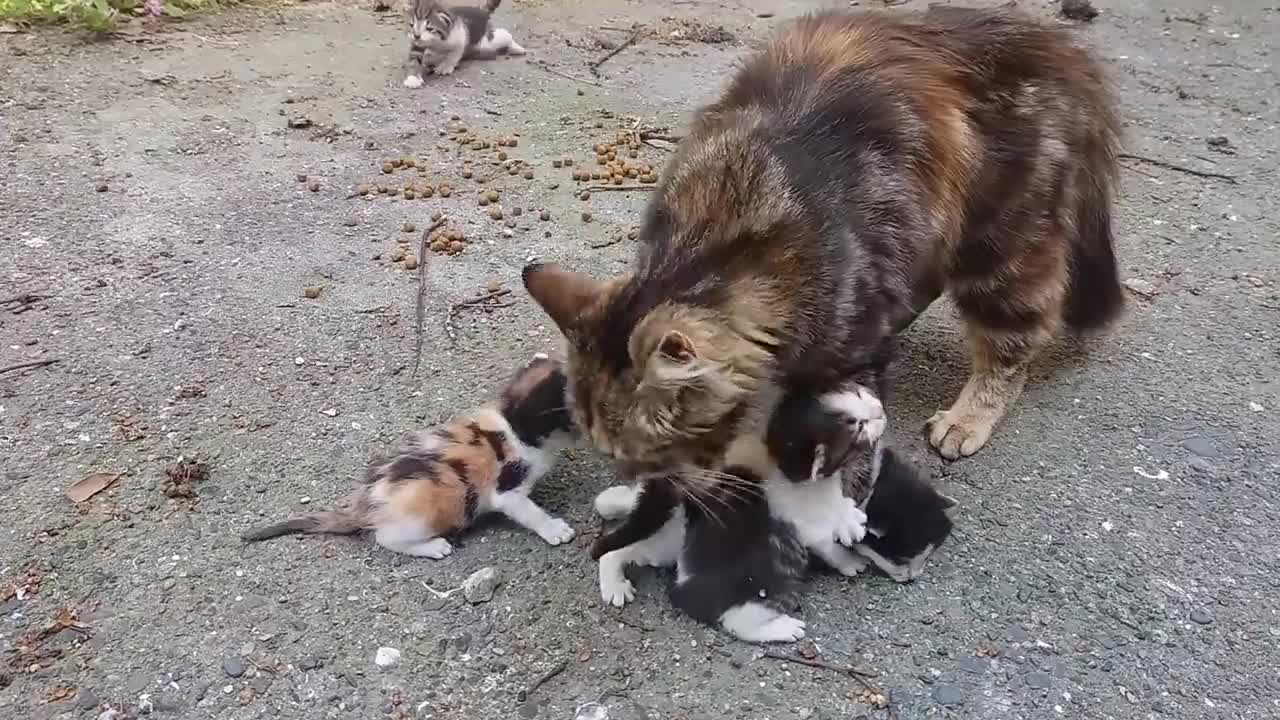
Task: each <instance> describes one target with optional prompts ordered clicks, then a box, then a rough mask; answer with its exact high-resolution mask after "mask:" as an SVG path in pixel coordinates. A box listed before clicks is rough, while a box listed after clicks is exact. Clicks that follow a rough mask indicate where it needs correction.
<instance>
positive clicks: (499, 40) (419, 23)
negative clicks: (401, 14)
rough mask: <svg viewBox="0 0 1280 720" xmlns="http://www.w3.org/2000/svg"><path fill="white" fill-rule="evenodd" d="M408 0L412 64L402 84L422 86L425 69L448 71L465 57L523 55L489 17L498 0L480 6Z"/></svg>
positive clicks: (508, 33) (436, 71)
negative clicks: (454, 5) (455, 5)
mask: <svg viewBox="0 0 1280 720" xmlns="http://www.w3.org/2000/svg"><path fill="white" fill-rule="evenodd" d="M408 1H409V60H410V63H411V64H412V66H413V69H412V70H410V72H409V74H408V76H406V77H405V79H404V86H405V87H409V88H417V87H422V78H423V75H425V74H426V73H427V72H428V71H430V72H433V73H435V74H436V75H448V74H450V73H452V72H453V71H454V70H455V69H457V67H458V63H459V62H461V61H462V59H463V58H464V57H465V58H479V59H485V60H488V59H492V58H494V57H497V56H498V55H502V54H510V55H523V54H524V48H523V47H520V45H519V43H517V42H516V41H515V39H514V38H512V37H511V33H510V31H507V30H504V29H502V28H499V27H494V25H493V23H492V22H491V21H490V19H489V17H490V15H492V14H493V11H495V10H497V9H498V6H499V5H501V4H502V0H487V2H485V5H484V7H482V8H480V7H470V6H465V5H463V6H457V7H453V6H449V5H445V4H443V3H441V2H440V1H439V0H408Z"/></svg>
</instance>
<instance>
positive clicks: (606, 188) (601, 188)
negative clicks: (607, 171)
mask: <svg viewBox="0 0 1280 720" xmlns="http://www.w3.org/2000/svg"><path fill="white" fill-rule="evenodd" d="M657 189H658V186H657V185H589V186H588V187H587V190H588V191H589V192H631V191H632V190H657Z"/></svg>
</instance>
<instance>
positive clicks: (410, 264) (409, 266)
mask: <svg viewBox="0 0 1280 720" xmlns="http://www.w3.org/2000/svg"><path fill="white" fill-rule="evenodd" d="M417 267H418V256H417V255H414V254H413V253H409V254H408V255H405V256H404V269H405V270H416V269H417Z"/></svg>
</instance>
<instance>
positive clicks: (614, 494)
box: [595, 485, 636, 520]
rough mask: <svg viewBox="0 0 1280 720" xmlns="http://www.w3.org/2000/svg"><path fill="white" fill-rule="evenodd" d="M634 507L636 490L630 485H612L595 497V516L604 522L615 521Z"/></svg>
mask: <svg viewBox="0 0 1280 720" xmlns="http://www.w3.org/2000/svg"><path fill="white" fill-rule="evenodd" d="M635 505H636V489H635V488H634V487H631V486H630V485H614V486H613V487H610V488H606V489H605V490H604V491H602V492H601V493H600V494H599V495H597V496H596V500H595V507H596V514H597V515H599V516H600V517H602V518H604V519H605V520H616V519H617V518H620V517H622V516H624V515H626V514H627V513H630V512H631V509H632V508H633V507H635Z"/></svg>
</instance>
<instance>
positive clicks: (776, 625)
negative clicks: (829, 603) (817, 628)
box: [758, 615, 805, 643]
mask: <svg viewBox="0 0 1280 720" xmlns="http://www.w3.org/2000/svg"><path fill="white" fill-rule="evenodd" d="M804 628H805V624H804V621H803V620H800V619H798V618H793V617H791V616H790V615H783V616H781V617H779V618H778V619H776V620H774V621H773V622H770V623H768V624H767V625H765V626H764V627H763V628H761V635H762V639H761V640H759V641H758V642H783V643H786V642H798V641H800V640H803V639H804Z"/></svg>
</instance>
